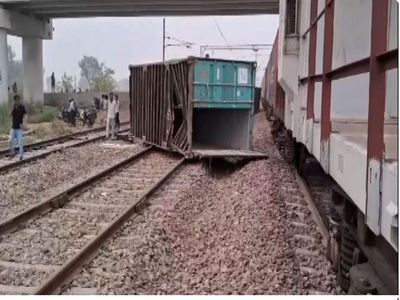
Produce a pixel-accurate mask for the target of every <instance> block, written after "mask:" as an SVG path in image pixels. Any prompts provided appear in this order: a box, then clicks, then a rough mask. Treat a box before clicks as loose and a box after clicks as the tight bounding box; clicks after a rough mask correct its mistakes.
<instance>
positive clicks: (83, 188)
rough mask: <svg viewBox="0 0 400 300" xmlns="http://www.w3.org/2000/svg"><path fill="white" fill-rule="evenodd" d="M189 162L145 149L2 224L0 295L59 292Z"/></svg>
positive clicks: (0, 240)
mask: <svg viewBox="0 0 400 300" xmlns="http://www.w3.org/2000/svg"><path fill="white" fill-rule="evenodd" d="M184 161H185V159H184V158H177V157H173V156H171V155H167V154H164V153H160V152H156V151H153V150H152V148H150V147H149V148H145V149H144V150H142V151H140V152H139V153H136V154H134V155H132V156H131V157H129V158H128V159H126V160H124V161H122V162H120V163H117V164H116V165H114V166H112V167H111V168H109V169H107V170H105V171H102V172H101V173H99V174H97V175H95V176H93V177H91V178H88V179H86V180H85V181H83V182H81V183H80V184H78V185H77V186H75V187H73V188H70V189H68V190H66V191H63V192H62V193H60V194H59V195H57V196H55V197H52V198H50V199H45V200H44V201H42V202H41V203H40V204H38V205H35V206H33V207H31V208H29V209H27V210H26V211H24V212H22V213H20V214H18V215H16V216H14V217H12V218H10V219H8V220H6V221H4V222H3V223H1V224H0V294H51V293H56V292H58V291H59V290H58V289H59V288H60V287H61V286H62V285H63V284H65V283H67V282H68V280H70V278H71V276H73V275H74V274H76V273H77V272H79V270H80V268H81V266H82V265H83V264H85V263H86V262H88V261H89V260H90V259H91V258H92V257H93V255H94V254H95V253H96V251H97V250H98V249H99V248H100V247H101V246H102V244H103V243H104V242H105V241H106V240H107V239H108V238H109V237H110V236H111V235H113V233H115V232H116V231H117V230H118V229H119V228H120V227H121V226H122V225H123V224H124V222H126V221H127V220H128V219H129V218H130V217H131V216H132V215H133V214H134V213H135V212H136V211H137V209H138V208H139V207H140V205H141V204H142V203H143V202H144V201H145V200H146V199H147V198H148V197H150V196H151V195H152V194H153V193H154V192H155V191H156V190H158V188H159V187H161V186H162V184H163V183H164V182H165V180H167V179H168V178H169V177H170V176H171V175H172V174H174V173H175V171H177V170H178V169H179V167H180V166H181V165H182V164H183V163H184Z"/></svg>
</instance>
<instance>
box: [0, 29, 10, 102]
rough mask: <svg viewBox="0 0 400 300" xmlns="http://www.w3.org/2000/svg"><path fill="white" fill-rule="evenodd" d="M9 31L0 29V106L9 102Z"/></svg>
mask: <svg viewBox="0 0 400 300" xmlns="http://www.w3.org/2000/svg"><path fill="white" fill-rule="evenodd" d="M7 55H8V54H7V30H5V29H3V28H0V105H2V104H4V103H7V102H8V63H7Z"/></svg>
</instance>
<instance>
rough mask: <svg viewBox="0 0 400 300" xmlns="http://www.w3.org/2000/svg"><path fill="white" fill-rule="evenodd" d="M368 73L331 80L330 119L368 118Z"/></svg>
mask: <svg viewBox="0 0 400 300" xmlns="http://www.w3.org/2000/svg"><path fill="white" fill-rule="evenodd" d="M368 99H369V73H364V74H359V75H356V76H351V77H345V78H342V79H338V80H333V81H332V101H331V120H332V121H333V120H349V121H359V120H363V121H366V120H367V119H368Z"/></svg>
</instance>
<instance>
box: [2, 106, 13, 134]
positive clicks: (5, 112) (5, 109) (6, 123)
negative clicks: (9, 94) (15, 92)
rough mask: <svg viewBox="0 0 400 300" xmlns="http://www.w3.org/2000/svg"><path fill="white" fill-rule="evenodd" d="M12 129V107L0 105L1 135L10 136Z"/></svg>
mask: <svg viewBox="0 0 400 300" xmlns="http://www.w3.org/2000/svg"><path fill="white" fill-rule="evenodd" d="M10 128H11V116H10V107H9V105H8V104H7V103H3V104H0V134H9V133H10Z"/></svg>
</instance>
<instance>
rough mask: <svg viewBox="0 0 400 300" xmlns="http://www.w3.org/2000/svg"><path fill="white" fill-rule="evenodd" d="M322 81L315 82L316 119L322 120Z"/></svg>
mask: <svg viewBox="0 0 400 300" xmlns="http://www.w3.org/2000/svg"><path fill="white" fill-rule="evenodd" d="M321 103H322V82H316V83H315V93H314V120H316V121H320V120H321Z"/></svg>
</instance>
